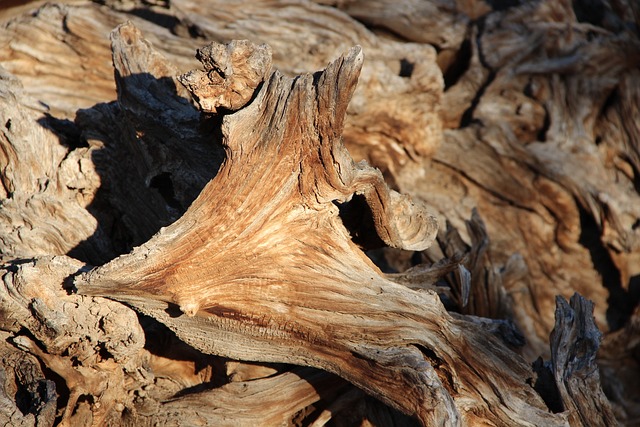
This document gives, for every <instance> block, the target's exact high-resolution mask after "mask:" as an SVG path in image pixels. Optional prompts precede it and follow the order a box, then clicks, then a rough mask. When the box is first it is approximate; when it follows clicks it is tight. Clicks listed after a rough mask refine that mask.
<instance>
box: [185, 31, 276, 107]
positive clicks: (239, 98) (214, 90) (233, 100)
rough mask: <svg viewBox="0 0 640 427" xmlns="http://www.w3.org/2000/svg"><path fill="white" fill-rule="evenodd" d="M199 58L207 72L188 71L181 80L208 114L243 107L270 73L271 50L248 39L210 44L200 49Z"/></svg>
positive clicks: (197, 55) (197, 56)
mask: <svg viewBox="0 0 640 427" xmlns="http://www.w3.org/2000/svg"><path fill="white" fill-rule="evenodd" d="M196 58H197V59H198V60H199V61H200V62H201V63H202V65H203V66H204V70H192V71H189V72H188V73H186V74H183V75H181V76H180V77H178V80H179V81H180V83H182V84H183V85H184V86H185V87H186V88H187V89H188V90H189V92H191V94H192V95H193V97H194V98H195V100H196V101H197V102H198V105H199V106H200V109H201V110H202V111H203V112H206V113H217V112H218V109H219V108H223V109H226V110H230V111H236V110H239V109H240V108H242V107H244V106H245V105H246V104H247V103H248V102H249V101H250V100H251V98H252V97H253V94H254V92H255V90H256V88H257V87H258V85H259V84H260V83H262V82H263V81H264V80H265V79H266V77H267V76H268V75H269V73H270V72H271V48H270V47H269V46H268V45H266V44H261V45H256V44H254V43H251V42H250V41H247V40H234V41H232V42H230V43H227V44H221V43H215V42H214V43H211V44H209V45H207V46H205V47H203V48H201V49H198V51H197V53H196Z"/></svg>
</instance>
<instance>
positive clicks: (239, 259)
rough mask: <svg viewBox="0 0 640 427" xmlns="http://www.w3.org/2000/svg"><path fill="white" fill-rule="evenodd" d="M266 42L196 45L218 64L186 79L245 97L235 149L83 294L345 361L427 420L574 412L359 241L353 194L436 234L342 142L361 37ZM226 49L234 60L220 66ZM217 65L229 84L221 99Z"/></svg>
mask: <svg viewBox="0 0 640 427" xmlns="http://www.w3.org/2000/svg"><path fill="white" fill-rule="evenodd" d="M118 31H120V29H117V30H116V31H115V33H114V40H115V41H116V42H117V39H118ZM233 46H236V47H237V46H242V49H240V50H237V49H234V48H233ZM239 52H240V53H239ZM256 53H259V56H260V60H255V59H256V56H255V55H256ZM267 53H268V55H269V56H270V51H269V50H268V49H267V48H261V47H256V46H252V45H251V44H248V43H247V42H235V44H234V43H231V44H229V45H227V46H221V45H213V46H212V47H210V48H208V49H203V50H201V51H200V57H199V59H200V61H201V62H203V64H205V69H206V70H207V69H208V70H209V71H210V70H213V69H217V71H216V73H211V72H206V76H207V78H205V75H204V74H202V72H191V73H188V74H187V75H186V76H183V77H182V78H181V81H183V82H185V84H186V85H187V87H188V88H189V90H190V91H191V92H192V93H193V94H194V96H196V97H197V99H198V102H199V103H200V105H201V107H202V108H203V110H205V111H207V112H216V111H218V112H220V111H219V107H223V108H224V110H226V111H228V112H230V111H229V110H237V111H235V112H234V113H233V114H227V115H225V116H224V117H223V120H222V133H223V136H224V140H223V143H224V145H225V150H226V154H227V158H226V160H225V162H224V163H223V165H222V166H221V168H220V170H219V172H218V174H217V175H216V177H215V178H214V179H212V180H211V181H210V182H209V183H208V184H207V185H206V187H205V188H204V189H203V191H202V192H201V194H200V195H199V196H198V198H197V199H196V200H195V201H194V202H193V204H192V205H191V207H190V208H189V209H188V210H187V212H186V213H185V214H184V215H183V216H182V217H181V218H180V219H178V220H177V221H176V222H174V223H173V224H171V225H170V226H168V227H166V228H163V229H162V230H161V231H160V232H159V233H158V234H156V235H155V236H154V237H153V238H152V239H151V240H149V241H148V242H147V243H145V244H143V245H141V246H139V247H137V248H135V249H134V250H133V251H132V252H131V253H130V254H127V255H124V256H121V257H119V258H117V259H115V260H113V261H112V262H110V263H108V264H106V265H104V266H101V267H99V268H95V269H93V270H92V271H90V272H88V273H85V274H83V275H81V276H79V277H77V278H76V281H75V284H76V286H77V289H78V292H79V293H81V294H88V295H100V296H106V297H109V298H112V299H115V300H119V301H123V302H126V303H128V304H130V305H132V306H134V307H135V308H136V309H137V310H139V311H140V312H142V313H145V314H147V315H150V316H152V317H154V318H155V319H157V320H159V321H160V322H162V323H164V324H166V325H167V326H168V327H169V328H171V329H172V330H173V331H174V332H175V333H176V334H177V335H178V337H180V338H181V339H183V340H184V341H186V342H187V343H189V344H191V345H192V346H194V347H195V348H197V349H199V350H201V351H203V352H205V353H210V354H218V355H223V356H225V357H230V358H233V359H239V360H250V361H262V362H286V363H293V364H297V365H303V366H313V367H316V368H320V369H324V370H327V371H329V372H333V373H335V374H337V375H339V376H341V377H343V378H345V379H346V380H348V381H350V382H352V383H353V384H355V385H357V386H358V387H360V388H361V389H362V390H364V391H366V392H367V393H369V394H371V395H373V396H375V397H376V398H378V399H380V400H382V401H383V402H385V403H387V404H389V405H391V406H393V407H395V408H397V409H400V410H401V411H403V412H405V413H407V414H409V415H412V416H414V417H416V418H417V419H418V420H419V421H420V422H421V423H423V424H424V425H436V424H437V425H444V424H446V425H459V424H466V425H469V423H473V421H474V420H476V421H477V420H478V419H490V420H493V422H494V423H497V424H501V423H502V424H504V423H507V422H508V423H518V424H519V425H548V426H553V425H563V424H564V420H563V419H562V417H557V416H555V415H553V414H551V413H549V412H548V410H547V409H546V407H545V404H544V402H543V401H542V399H541V398H540V396H539V395H537V394H536V393H535V391H534V390H533V389H532V388H530V387H527V386H526V382H527V381H529V379H530V378H531V376H532V375H533V373H532V371H531V369H530V367H529V366H528V365H527V364H526V363H525V362H524V361H523V360H522V359H520V358H518V357H514V354H513V352H511V351H510V350H509V349H508V348H507V347H506V346H505V345H504V343H502V342H501V341H500V340H499V339H497V338H496V337H494V336H492V335H490V334H488V333H487V332H485V331H484V330H482V329H480V328H478V327H476V326H474V325H473V324H471V323H470V322H466V321H464V320H461V319H454V318H452V317H451V316H449V315H448V314H447V312H446V311H445V310H444V308H443V306H442V304H441V303H440V301H439V299H438V296H437V295H436V294H435V293H433V292H417V291H413V290H411V289H408V288H407V287H405V286H402V285H399V284H397V283H394V282H393V281H391V280H389V278H387V277H386V276H385V275H384V274H382V273H381V272H380V270H379V269H378V268H377V267H376V266H375V265H374V264H373V263H372V262H371V261H370V260H369V259H368V258H367V257H366V256H365V255H364V253H363V252H362V251H361V250H360V249H359V247H358V246H357V245H356V244H355V243H354V242H353V241H352V239H351V236H350V233H349V231H348V229H347V228H346V227H345V225H344V223H343V221H342V219H341V217H340V212H339V209H338V206H337V204H340V203H345V202H348V201H350V200H351V199H352V198H353V197H354V196H358V197H363V198H364V200H365V201H366V204H367V206H368V208H369V209H370V211H371V217H372V219H373V224H374V226H375V230H376V232H377V233H378V235H379V237H380V238H381V239H382V241H384V243H386V244H387V245H390V246H394V247H399V248H405V249H411V250H422V249H425V248H427V247H428V246H429V245H430V244H431V243H432V242H433V240H434V238H435V234H436V232H437V226H436V220H435V218H434V217H433V215H431V214H429V213H428V212H427V211H426V210H425V209H424V207H423V206H422V205H420V203H418V202H417V201H414V200H411V198H409V197H408V196H404V195H401V194H399V193H397V192H395V191H393V190H390V189H389V188H388V187H387V185H386V184H385V182H384V181H383V178H382V175H381V173H380V172H379V171H378V170H376V169H373V168H371V167H370V166H368V165H367V164H364V163H359V164H356V163H355V162H354V161H353V160H352V158H351V157H350V155H349V153H348V152H347V150H346V149H345V148H344V146H343V145H342V137H341V135H342V129H343V124H344V123H343V122H344V118H345V114H346V109H347V105H348V102H349V100H350V98H351V96H352V94H353V92H354V89H355V87H356V83H357V79H358V76H359V72H360V69H361V66H362V63H363V53H362V50H361V49H360V48H359V47H354V48H352V49H351V50H350V51H349V52H348V53H347V54H345V55H344V56H342V57H340V58H339V59H337V60H336V61H334V62H333V63H331V64H329V66H328V67H327V68H326V69H325V70H324V71H321V72H318V73H315V74H313V75H311V74H308V75H303V76H299V77H296V78H293V79H291V78H288V77H285V76H283V75H282V74H281V73H280V72H278V71H273V72H271V71H270V66H271V61H270V58H269V59H268V60H267V59H266V57H264V55H265V54H267ZM238 55H240V56H238ZM242 55H245V56H244V57H242ZM228 58H232V59H231V62H232V64H233V73H227V72H220V71H221V70H222V68H223V66H222V65H220V64H225V63H228V62H225V61H228V60H229V59H228ZM243 60H244V62H243ZM207 64H217V65H215V67H211V66H208V65H207ZM207 67H208V68H207ZM216 67H217V68H216ZM211 76H213V77H214V79H213V80H215V82H214V83H215V84H214V85H213V86H215V87H217V88H223V89H224V90H222V92H220V91H217V90H213V91H212V96H213V98H211V99H210V98H209V94H208V92H207V91H208V90H209V89H210V88H211V84H212V79H211ZM238 76H250V77H249V78H248V79H247V81H250V82H251V84H247V85H244V83H243V84H242V85H240V86H243V88H246V89H247V92H243V93H244V95H243V96H242V97H241V98H242V99H243V100H244V101H237V100H236V98H234V95H235V94H237V93H236V88H237V87H239V86H237V85H236V84H235V83H234V82H232V81H230V80H227V79H234V78H237V77H238ZM256 76H260V77H259V79H261V81H258V77H256ZM220 79H222V80H220ZM262 80H263V81H262ZM238 81H239V80H238ZM236 83H237V81H236ZM260 83H262V84H260ZM206 87H209V89H207V88H206ZM251 87H252V88H256V89H257V91H258V92H257V93H251V94H250V95H248V94H249V92H248V90H249V88H251ZM227 89H228V90H229V91H227ZM243 90H244V89H243ZM238 99H240V98H238ZM249 101H250V102H249ZM246 102H248V103H246ZM206 106H208V107H206ZM221 111H222V110H221ZM177 308H179V311H178V310H177ZM182 314H186V315H187V316H184V315H182ZM486 372H492V373H493V375H491V376H489V377H486V376H484V373H486Z"/></svg>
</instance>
